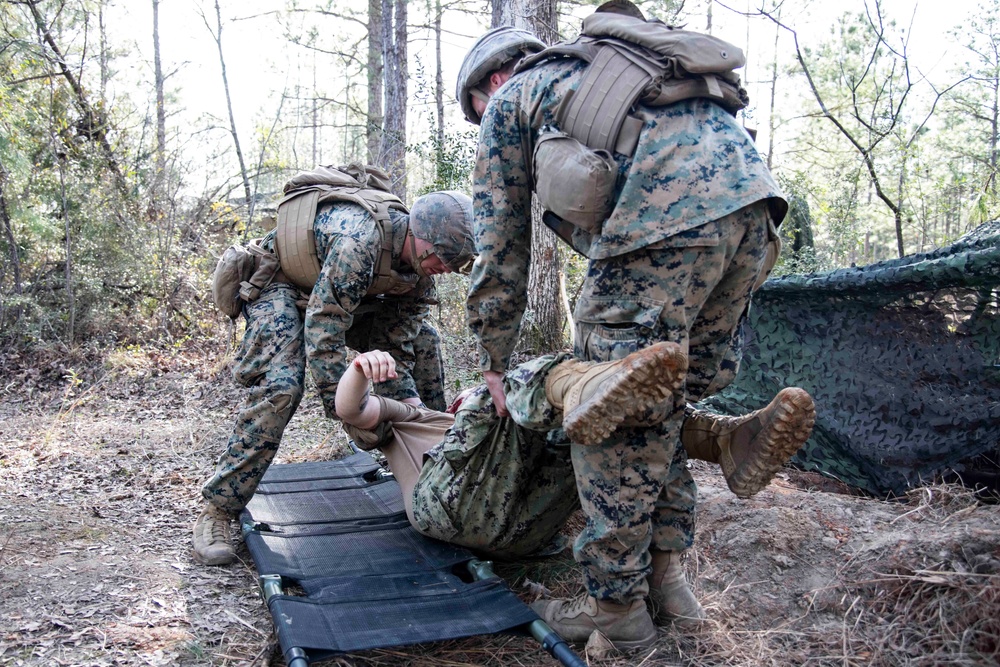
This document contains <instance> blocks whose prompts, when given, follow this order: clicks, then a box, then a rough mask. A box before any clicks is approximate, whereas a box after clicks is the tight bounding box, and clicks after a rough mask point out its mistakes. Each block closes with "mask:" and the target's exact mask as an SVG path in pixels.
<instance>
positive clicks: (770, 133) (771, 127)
mask: <svg viewBox="0 0 1000 667" xmlns="http://www.w3.org/2000/svg"><path fill="white" fill-rule="evenodd" d="M777 16H778V18H779V19H780V18H781V12H780V11H778V14H777ZM780 31H781V28H780V27H779V26H777V25H775V26H774V60H773V61H771V107H770V111H769V112H768V114H767V168H768V170H770V169H771V168H772V165H773V164H774V131H775V129H776V126H775V124H774V117H775V114H774V100H775V97H776V96H777V92H778V36H779V35H780V34H781V32H780Z"/></svg>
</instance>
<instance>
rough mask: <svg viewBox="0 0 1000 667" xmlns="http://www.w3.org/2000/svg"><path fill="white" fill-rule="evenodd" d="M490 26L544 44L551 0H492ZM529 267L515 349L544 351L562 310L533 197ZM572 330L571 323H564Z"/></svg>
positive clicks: (556, 336) (547, 236)
mask: <svg viewBox="0 0 1000 667" xmlns="http://www.w3.org/2000/svg"><path fill="white" fill-rule="evenodd" d="M492 10H493V12H492V18H493V27H498V26H501V25H512V26H514V27H516V28H524V29H526V30H528V31H530V32H531V33H533V34H534V35H536V36H537V37H538V38H539V39H541V40H542V41H543V42H545V43H546V44H551V43H553V42H555V41H557V40H558V38H559V36H558V32H557V30H556V2H555V0H492ZM531 213H532V215H531V269H530V272H529V275H528V312H527V316H526V318H525V321H524V324H523V325H522V329H521V338H520V340H519V342H518V352H519V353H521V354H545V353H548V352H553V351H556V350H559V349H561V348H562V347H563V346H564V342H565V336H564V334H563V331H564V326H565V324H566V310H565V308H564V307H563V299H562V294H563V293H564V290H563V289H562V281H563V270H562V262H561V261H560V257H559V241H558V239H557V238H556V235H555V234H553V233H552V231H551V230H549V228H548V227H546V226H545V225H544V224H543V223H542V209H541V206H539V204H538V200H537V199H533V200H532V206H531ZM568 328H569V330H570V331H572V324H571V325H570V326H569V327H568Z"/></svg>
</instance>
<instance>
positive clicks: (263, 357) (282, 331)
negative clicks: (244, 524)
mask: <svg viewBox="0 0 1000 667" xmlns="http://www.w3.org/2000/svg"><path fill="white" fill-rule="evenodd" d="M391 227H392V257H393V261H392V268H393V269H395V270H396V271H398V272H400V273H407V272H409V270H408V267H407V268H404V267H403V266H402V265H401V264H400V262H399V257H400V253H401V252H402V249H403V241H404V238H405V236H406V228H407V217H406V216H405V215H404V214H395V213H394V214H393V216H392V224H391ZM314 231H315V237H316V250H317V255H318V256H319V257H323V258H325V259H324V261H323V265H322V270H321V272H320V278H319V280H317V282H316V286H315V287H314V288H313V291H312V294H311V295H310V296H309V297H308V304H306V302H305V298H306V297H305V295H303V294H302V292H301V291H300V290H298V289H297V288H296V287H295V286H293V285H290V284H287V283H283V282H277V283H272V284H271V285H270V286H268V287H267V289H265V290H264V291H263V292H262V293H261V295H260V298H258V299H257V300H256V301H254V302H253V303H251V304H247V305H246V306H244V309H243V314H244V317H245V318H246V320H247V329H246V333H245V334H244V336H243V342H242V344H241V345H240V349H239V352H238V353H237V356H236V365H235V368H234V369H233V377H234V379H235V380H236V382H237V383H238V384H240V385H242V386H245V387H249V389H250V393H249V395H248V396H247V399H246V401H245V403H244V404H243V407H242V408H241V410H240V412H239V414H238V415H237V418H236V424H235V426H234V428H233V433H232V435H231V436H230V438H229V443H228V445H227V447H226V451H225V453H223V455H222V456H221V457H220V458H219V461H218V463H217V464H216V469H215V474H214V475H213V476H212V478H211V479H210V480H209V481H208V482H207V483H206V484H205V486H204V487H203V489H202V495H203V496H204V497H205V498H206V499H207V500H208V501H209V502H211V503H213V504H215V505H217V506H218V507H222V508H224V509H226V510H229V511H231V512H236V511H239V510H240V509H242V508H243V507H244V506H245V505H246V503H247V502H249V500H250V498H251V497H252V496H253V494H254V491H255V490H256V488H257V484H258V483H259V482H260V478H261V477H262V476H263V474H264V472H265V471H266V470H267V467H268V466H269V465H270V464H271V461H272V460H273V459H274V455H275V453H276V452H277V450H278V444H279V443H280V442H281V435H282V433H283V432H284V430H285V427H286V426H287V425H288V422H289V420H290V419H291V418H292V415H293V414H294V413H295V409H296V408H297V407H298V405H299V402H300V401H301V400H302V395H303V391H304V382H305V368H306V364H307V363H308V365H309V368H310V371H311V373H312V376H313V380H314V381H315V383H316V385H317V388H318V390H319V394H320V397H321V398H322V400H323V406H324V408H325V410H326V414H327V416H328V417H331V418H336V413H335V412H334V395H335V393H336V390H337V383H338V382H339V381H340V377H341V375H343V373H344V371H345V370H346V361H345V359H346V352H347V347H351V348H353V349H355V350H357V351H359V352H364V351H367V350H370V349H380V350H386V351H387V352H389V353H391V354H392V355H393V357H394V358H395V359H396V363H397V370H398V372H399V377H398V378H397V379H395V380H392V381H390V382H386V383H382V384H379V385H378V386H377V388H376V389H377V391H378V392H379V393H380V394H382V395H384V396H388V397H391V398H395V399H399V400H403V399H406V398H414V397H417V396H421V397H423V399H424V400H425V401H426V402H427V404H428V405H429V406H430V407H432V408H434V409H439V410H443V409H444V407H445V403H444V373H443V366H442V363H441V352H440V338H439V336H438V333H437V331H436V330H435V329H434V327H432V326H431V325H430V324H429V323H428V322H427V321H426V316H427V314H428V312H429V310H430V305H431V304H433V303H436V295H437V293H436V292H435V290H434V283H433V280H432V279H430V278H422V279H421V280H420V281H419V282H418V283H417V286H416V287H415V288H414V289H413V290H412V291H411V292H409V293H407V294H405V295H402V296H378V297H376V296H369V295H368V294H367V292H368V289H369V287H371V284H372V281H373V276H374V270H373V267H374V264H375V260H376V259H377V257H378V253H379V248H380V242H379V235H378V231H377V229H376V226H375V222H374V219H373V218H372V217H371V216H370V215H369V214H368V213H367V212H366V211H365V210H364V209H363V208H361V207H360V206H358V205H356V204H352V203H344V202H339V203H334V204H328V205H325V206H321V207H320V208H319V210H318V211H317V214H316V222H315V224H314ZM267 242H270V240H268V241H267ZM418 381H419V384H418Z"/></svg>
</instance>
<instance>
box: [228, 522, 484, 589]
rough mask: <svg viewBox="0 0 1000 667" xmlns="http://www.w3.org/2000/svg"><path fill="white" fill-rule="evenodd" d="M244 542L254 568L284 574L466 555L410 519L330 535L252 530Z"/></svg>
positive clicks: (444, 561) (439, 565)
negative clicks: (419, 529)
mask: <svg viewBox="0 0 1000 667" xmlns="http://www.w3.org/2000/svg"><path fill="white" fill-rule="evenodd" d="M246 543H247V547H248V548H249V549H250V554H251V555H252V556H253V559H254V562H255V563H257V569H258V571H259V572H261V573H262V574H263V573H266V574H280V575H281V576H282V577H285V578H286V579H292V580H295V581H301V580H303V579H309V578H316V577H326V576H329V574H330V573H336V575H337V576H340V577H366V576H372V577H377V576H382V575H386V574H391V573H397V572H427V571H431V570H446V569H450V568H452V567H453V566H454V565H455V564H457V563H463V562H465V561H467V560H469V559H470V558H471V555H470V554H469V552H468V550H466V549H463V548H461V547H456V546H454V545H451V544H448V543H446V542H439V541H437V540H431V539H428V538H426V537H424V536H423V535H421V534H420V533H418V532H417V531H416V530H414V529H413V528H412V527H411V526H410V525H409V523H406V524H405V525H400V524H398V523H394V524H391V525H390V526H389V527H388V528H386V529H384V530H373V529H366V530H363V531H359V532H353V533H340V534H333V535H310V534H306V535H292V536H285V535H277V534H273V533H267V532H256V531H255V532H253V533H250V534H249V535H247V537H246Z"/></svg>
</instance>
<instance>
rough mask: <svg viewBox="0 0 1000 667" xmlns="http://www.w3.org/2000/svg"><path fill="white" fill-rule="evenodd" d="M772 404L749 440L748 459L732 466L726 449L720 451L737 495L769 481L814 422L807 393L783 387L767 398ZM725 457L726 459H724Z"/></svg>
mask: <svg viewBox="0 0 1000 667" xmlns="http://www.w3.org/2000/svg"><path fill="white" fill-rule="evenodd" d="M775 403H777V408H776V409H775V411H774V414H773V415H772V416H771V418H770V419H769V420H768V422H767V423H765V424H764V425H763V428H762V429H761V431H760V433H758V434H757V436H756V437H755V438H754V439H753V440H751V441H750V451H751V454H750V456H749V458H747V460H746V461H744V462H743V464H742V465H741V466H740V467H739V468H736V467H735V464H734V463H733V462H732V459H731V457H730V454H729V452H724V453H723V456H722V457H721V458H722V460H721V461H720V464H722V463H728V464H729V467H730V468H735V469H734V470H733V471H732V473H731V474H726V479H727V481H728V482H729V488H730V490H731V491H732V492H733V493H734V494H736V495H737V496H739V497H740V498H749V497H751V496H753V495H754V494H756V493H758V492H759V491H760V490H761V489H763V488H764V487H765V486H767V485H768V484H770V483H771V480H772V479H773V478H774V475H775V473H776V472H778V470H780V469H781V467H782V466H784V465H785V464H786V463H788V460H789V459H791V458H792V456H793V455H794V454H795V452H797V451H799V448H800V447H802V445H804V444H805V442H806V440H808V439H809V436H810V435H811V434H812V429H813V425H814V424H815V423H816V405H815V403H814V402H813V399H812V397H811V396H810V395H809V393H808V392H806V391H805V390H804V389H799V388H798V387H787V388H785V389H782V390H781V391H780V392H778V395H777V396H775V397H774V400H773V401H771V405H774V404H775ZM771 405H769V406H768V408H770V407H771ZM765 409H766V408H765ZM727 458H728V459H729V460H728V461H725V459H727ZM725 467H726V466H724V468H725ZM724 472H725V471H724Z"/></svg>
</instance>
